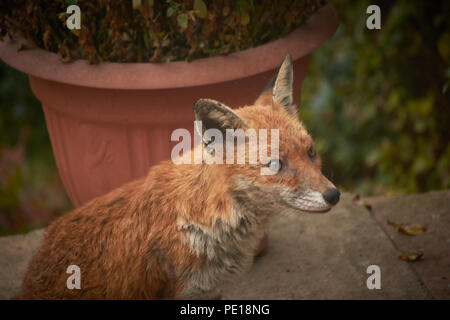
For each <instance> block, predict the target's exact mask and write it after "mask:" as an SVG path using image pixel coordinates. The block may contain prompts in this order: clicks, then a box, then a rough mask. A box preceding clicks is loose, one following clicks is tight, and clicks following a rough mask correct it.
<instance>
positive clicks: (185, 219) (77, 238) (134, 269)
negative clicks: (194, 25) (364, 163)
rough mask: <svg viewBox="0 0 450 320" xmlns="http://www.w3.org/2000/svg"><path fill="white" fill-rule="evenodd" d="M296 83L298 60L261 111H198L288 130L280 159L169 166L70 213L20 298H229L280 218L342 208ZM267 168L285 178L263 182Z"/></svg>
mask: <svg viewBox="0 0 450 320" xmlns="http://www.w3.org/2000/svg"><path fill="white" fill-rule="evenodd" d="M292 85H293V66H292V58H291V56H290V55H288V56H287V57H286V58H285V60H284V61H283V63H282V65H281V67H280V68H279V70H278V72H277V74H276V75H275V77H274V78H273V79H272V81H271V82H270V83H269V85H268V86H267V87H266V88H265V89H264V90H263V92H262V93H261V95H260V96H259V97H258V98H257V100H256V101H255V103H254V105H252V106H245V107H242V108H239V109H236V110H232V109H231V108H229V107H227V106H225V105H224V104H222V103H220V102H217V101H214V100H210V99H200V100H199V101H198V102H197V103H196V104H195V106H194V113H195V117H196V119H197V120H198V121H202V125H203V129H202V130H207V129H209V128H216V129H218V130H220V131H222V132H224V131H225V130H226V129H244V130H245V129H250V128H253V129H272V128H277V129H279V156H278V157H277V158H272V159H270V158H269V160H268V161H267V162H264V163H262V162H261V161H258V162H257V163H256V164H228V163H227V164H216V163H213V164H205V163H201V164H175V163H174V162H173V161H170V160H168V161H165V162H162V163H160V164H159V165H156V166H154V167H152V168H151V169H150V171H149V173H148V175H147V176H146V177H145V178H143V179H141V180H138V181H133V182H131V183H128V184H126V185H124V186H122V187H120V188H118V189H116V190H113V191H112V192H110V193H108V194H106V195H104V196H101V197H98V198H96V199H93V200H92V201H90V202H89V203H87V204H86V205H83V206H82V207H79V208H77V209H75V210H73V211H71V212H69V213H67V214H66V215H64V216H62V217H60V218H58V219H57V220H55V221H54V222H53V223H51V224H50V225H49V226H48V227H47V229H46V233H45V238H44V240H43V243H42V245H41V247H40V248H39V249H38V251H37V252H36V254H35V255H34V257H33V258H32V260H31V262H30V264H29V267H28V271H27V274H26V276H25V279H24V283H23V292H22V294H21V296H20V297H19V298H22V299H214V298H220V295H221V287H222V285H223V284H224V283H226V282H228V281H230V280H233V279H236V278H237V277H239V276H240V275H242V274H243V273H244V272H246V271H247V270H248V269H249V268H250V266H251V264H252V262H253V251H254V249H255V247H256V246H257V244H258V241H259V240H260V239H261V237H262V236H263V234H264V232H265V230H266V228H267V225H268V223H269V222H270V221H271V220H272V218H273V217H275V216H276V215H277V214H279V213H282V212H295V213H300V212H310V213H318V212H326V211H329V210H330V209H331V207H332V206H334V205H335V204H336V203H337V202H338V201H339V196H340V194H339V191H338V190H337V189H336V188H335V186H334V185H333V184H332V183H331V182H330V181H329V180H328V179H327V178H325V177H324V176H323V175H322V173H321V159H320V157H319V155H317V154H316V151H315V149H314V146H313V141H312V139H311V137H310V136H309V135H308V133H307V131H306V129H305V128H304V127H303V125H302V124H301V122H300V121H299V120H298V115H297V107H296V106H295V105H294V103H293V94H292ZM200 134H201V132H200ZM245 143H248V141H246V142H245ZM268 144H269V143H267V145H266V146H262V145H259V146H258V148H267V147H268ZM197 147H199V148H203V147H205V146H204V145H200V146H197ZM262 167H270V168H275V170H276V174H271V175H262V174H261V173H260V168H262ZM71 265H76V266H78V267H79V270H80V275H81V279H80V282H81V288H80V289H69V288H68V286H67V284H66V283H67V279H68V277H69V276H70V274H68V273H67V268H68V267H69V266H71Z"/></svg>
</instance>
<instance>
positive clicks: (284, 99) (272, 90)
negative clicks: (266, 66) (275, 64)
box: [256, 54, 297, 116]
mask: <svg viewBox="0 0 450 320" xmlns="http://www.w3.org/2000/svg"><path fill="white" fill-rule="evenodd" d="M293 83H294V70H293V66H292V57H291V55H290V54H288V55H287V56H286V58H284V61H283V63H282V64H281V67H280V68H279V69H278V71H277V73H276V74H275V76H274V77H273V78H272V80H270V82H269V83H268V84H267V86H266V87H265V88H264V90H263V91H262V92H261V94H260V96H259V97H258V99H257V100H256V104H257V103H262V102H264V103H268V102H269V103H271V102H274V103H277V104H280V105H281V106H283V107H284V108H285V109H286V111H287V112H288V113H289V114H290V115H292V116H295V115H296V114H297V106H295V105H294V104H293V102H294V98H293V93H292V86H293ZM269 99H271V101H270V100H269Z"/></svg>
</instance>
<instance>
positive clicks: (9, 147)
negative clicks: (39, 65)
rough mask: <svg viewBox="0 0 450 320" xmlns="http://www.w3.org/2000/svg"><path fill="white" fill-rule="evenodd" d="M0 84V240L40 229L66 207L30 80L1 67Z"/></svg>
mask: <svg viewBox="0 0 450 320" xmlns="http://www.w3.org/2000/svg"><path fill="white" fill-rule="evenodd" d="M0 79H1V81H0V112H1V113H0V235H4V234H9V233H18V232H26V231H28V230H31V229H34V228H37V227H42V226H44V225H46V224H47V223H48V222H49V221H50V220H51V219H52V218H54V217H55V216H57V215H59V214H61V213H63V212H65V211H66V210H67V209H69V208H70V203H69V200H68V198H67V196H66V195H65V192H64V189H63V186H62V183H61V182H60V180H59V177H58V173H57V170H56V164H55V161H54V158H53V155H52V150H51V146H50V140H49V137H48V133H47V128H46V125H45V119H44V114H43V111H42V108H41V106H40V104H39V102H38V101H37V100H36V98H34V96H33V94H32V93H31V90H30V87H29V84H28V77H27V76H26V75H25V74H23V73H21V72H19V71H16V70H14V69H12V68H11V67H9V66H7V65H6V64H4V63H3V62H0Z"/></svg>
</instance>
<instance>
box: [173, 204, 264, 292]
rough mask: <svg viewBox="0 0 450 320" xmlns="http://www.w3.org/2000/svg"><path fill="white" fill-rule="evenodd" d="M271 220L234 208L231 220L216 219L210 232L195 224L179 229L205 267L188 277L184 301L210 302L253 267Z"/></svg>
mask: <svg viewBox="0 0 450 320" xmlns="http://www.w3.org/2000/svg"><path fill="white" fill-rule="evenodd" d="M267 220H268V217H267V215H264V214H258V213H255V212H249V211H246V210H243V209H242V208H240V207H239V206H238V205H234V206H233V215H232V219H231V220H230V221H229V222H227V223H225V222H223V221H222V220H220V219H217V220H216V221H215V223H214V224H213V226H212V227H211V228H205V227H203V226H200V225H198V224H195V223H182V224H179V225H178V229H179V230H180V231H184V233H185V237H184V239H185V241H186V243H187V244H188V245H189V246H190V247H191V248H192V250H193V251H194V252H195V254H196V255H197V256H198V257H199V258H200V259H202V260H203V263H202V267H201V268H200V269H199V270H198V271H196V272H192V273H190V274H189V275H185V277H186V278H185V281H186V282H185V286H184V290H183V292H182V298H185V299H210V298H215V297H217V296H219V295H220V288H221V287H222V285H223V284H224V283H225V282H228V281H232V280H234V279H236V278H238V277H239V276H240V275H242V274H243V273H245V272H246V271H247V270H248V269H249V268H250V267H251V265H252V262H253V253H254V249H255V247H256V246H257V245H258V242H259V240H260V239H261V237H262V236H263V234H264V231H265V229H266V226H267V222H268V221H267Z"/></svg>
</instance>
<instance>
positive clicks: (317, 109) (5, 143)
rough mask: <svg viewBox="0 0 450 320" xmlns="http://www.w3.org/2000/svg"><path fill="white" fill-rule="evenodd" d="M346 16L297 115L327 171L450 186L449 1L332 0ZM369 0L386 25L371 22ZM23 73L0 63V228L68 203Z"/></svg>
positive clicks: (20, 225) (365, 190) (345, 179)
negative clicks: (372, 27) (370, 24)
mask: <svg viewBox="0 0 450 320" xmlns="http://www.w3.org/2000/svg"><path fill="white" fill-rule="evenodd" d="M330 2H332V3H333V4H334V5H335V6H336V8H337V9H338V12H339V15H340V20H341V24H340V26H339V29H338V30H337V32H336V34H335V35H334V36H333V37H332V38H331V39H330V40H328V41H327V42H326V43H325V44H324V45H323V46H321V47H320V48H319V49H317V50H315V51H314V52H313V55H312V57H311V64H310V69H309V73H308V76H307V78H306V80H305V83H304V86H303V91H302V101H301V103H300V118H301V120H302V121H303V122H304V123H305V125H306V126H307V128H308V129H309V131H310V133H311V134H312V136H313V138H314V139H315V142H316V146H317V149H318V150H319V152H320V154H321V155H322V158H323V164H324V165H323V171H324V173H325V174H326V175H327V176H328V177H329V178H330V179H331V180H332V181H333V182H335V184H336V185H337V186H339V187H340V188H341V189H342V190H344V191H347V192H352V193H357V194H360V195H362V196H371V195H389V194H394V193H419V192H426V191H429V190H435V189H446V188H449V187H450V146H449V135H450V133H449V130H448V127H449V123H450V2H449V1H407V0H397V1H350V0H341V1H330ZM370 4H377V5H379V6H380V8H381V19H382V23H381V30H368V29H367V28H366V27H365V25H366V19H367V17H368V15H367V14H366V13H365V12H366V8H367V7H368V6H369V5H370ZM70 208H71V204H70V201H69V200H68V198H67V196H66V194H65V191H64V189H63V186H62V183H61V181H60V179H59V177H58V173H57V169H56V164H55V160H54V158H53V154H52V150H51V145H50V140H49V136H48V133H47V128H46V125H45V119H44V114H43V111H42V108H41V106H40V103H39V102H38V101H37V100H36V98H35V97H34V96H33V94H32V92H31V90H30V87H29V83H28V78H27V76H26V75H24V74H22V73H20V72H18V71H16V70H14V69H12V68H10V67H9V66H7V65H6V64H4V63H3V62H0V235H6V234H14V233H23V232H26V231H29V230H31V229H34V228H37V227H41V226H44V225H46V224H47V223H48V222H49V221H50V220H52V219H53V218H54V217H56V216H58V215H59V214H62V213H64V212H66V211H67V210H70Z"/></svg>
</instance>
